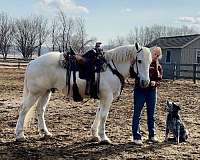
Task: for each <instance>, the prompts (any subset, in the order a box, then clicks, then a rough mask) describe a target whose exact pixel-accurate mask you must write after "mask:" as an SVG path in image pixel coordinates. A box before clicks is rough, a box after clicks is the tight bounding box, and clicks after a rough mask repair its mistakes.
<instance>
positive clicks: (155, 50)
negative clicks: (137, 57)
mask: <svg viewBox="0 0 200 160" xmlns="http://www.w3.org/2000/svg"><path fill="white" fill-rule="evenodd" d="M151 54H152V63H151V65H150V70H149V77H150V85H149V86H148V87H147V88H141V87H140V86H139V78H136V79H135V87H134V106H133V109H134V110H133V117H132V134H133V142H134V143H135V144H137V145H141V144H142V136H141V134H140V119H141V112H142V109H143V107H144V104H145V103H146V106H147V126H148V132H149V135H148V138H149V139H148V140H149V142H152V143H154V142H157V138H156V129H155V110H156V103H157V87H158V86H159V85H160V81H161V79H162V73H163V72H162V67H161V65H160V64H159V62H158V60H159V59H160V58H161V57H162V51H161V48H160V47H152V48H151Z"/></svg>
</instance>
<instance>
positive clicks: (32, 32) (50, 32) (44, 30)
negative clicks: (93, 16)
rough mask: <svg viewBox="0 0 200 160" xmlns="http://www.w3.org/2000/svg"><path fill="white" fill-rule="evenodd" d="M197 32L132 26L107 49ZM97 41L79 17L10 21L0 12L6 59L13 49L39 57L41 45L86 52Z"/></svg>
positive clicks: (2, 49) (61, 15) (61, 14)
mask: <svg viewBox="0 0 200 160" xmlns="http://www.w3.org/2000/svg"><path fill="white" fill-rule="evenodd" d="M192 33H197V31H195V30H194V29H191V28H189V27H187V26H181V27H177V28H176V27H168V26H162V25H153V26H145V27H135V28H134V29H133V30H131V31H130V32H129V33H128V34H127V35H126V36H117V37H116V39H114V40H110V41H109V42H108V44H107V46H108V48H107V49H109V48H113V47H116V46H119V45H123V44H133V43H135V42H140V43H141V44H142V45H147V44H148V43H150V42H151V41H153V40H155V39H157V38H159V37H161V36H175V35H184V34H192ZM95 40H96V38H88V34H87V31H86V22H85V19H84V18H82V17H78V18H72V17H68V16H66V15H65V14H64V12H63V11H61V10H59V12H58V13H57V14H56V17H55V18H54V19H53V20H52V21H49V20H47V18H45V17H43V16H33V15H32V16H28V17H25V18H19V19H13V18H11V17H9V16H8V15H7V14H6V13H4V12H2V13H0V54H2V55H3V57H4V58H5V59H6V57H7V55H8V53H9V52H10V49H11V48H13V47H14V50H17V51H18V52H20V53H21V54H22V56H23V57H24V59H29V58H31V57H32V55H33V54H35V53H37V55H38V56H40V55H41V49H42V46H44V45H46V47H48V49H49V50H50V51H60V52H66V51H67V49H68V47H69V46H70V45H71V46H73V48H74V49H75V50H76V51H77V52H79V53H85V51H86V50H87V46H91V45H93V44H94V42H95Z"/></svg>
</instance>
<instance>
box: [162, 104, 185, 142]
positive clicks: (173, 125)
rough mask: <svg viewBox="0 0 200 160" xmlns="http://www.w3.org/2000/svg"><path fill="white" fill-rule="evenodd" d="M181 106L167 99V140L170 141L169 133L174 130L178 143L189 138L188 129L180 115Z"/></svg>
mask: <svg viewBox="0 0 200 160" xmlns="http://www.w3.org/2000/svg"><path fill="white" fill-rule="evenodd" d="M180 110H181V109H180V106H179V105H177V104H175V103H174V102H170V101H167V104H166V111H167V113H168V114H167V120H166V131H165V141H168V134H169V132H172V134H173V136H174V139H175V140H176V143H177V144H178V143H179V142H185V141H186V140H187V138H188V131H187V129H186V128H185V126H184V124H183V122H182V120H181V117H180V115H179V114H178V112H179V111H180Z"/></svg>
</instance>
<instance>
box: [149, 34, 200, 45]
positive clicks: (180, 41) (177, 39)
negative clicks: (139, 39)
mask: <svg viewBox="0 0 200 160" xmlns="http://www.w3.org/2000/svg"><path fill="white" fill-rule="evenodd" d="M199 38H200V34H194V35H184V36H173V37H160V38H158V39H156V40H154V41H152V42H151V43H149V44H148V45H147V47H153V46H159V47H161V48H163V49H164V48H184V47H186V46H187V45H189V44H190V43H192V42H193V41H195V40H197V39H199Z"/></svg>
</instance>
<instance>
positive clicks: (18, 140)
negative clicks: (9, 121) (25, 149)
mask: <svg viewBox="0 0 200 160" xmlns="http://www.w3.org/2000/svg"><path fill="white" fill-rule="evenodd" d="M25 141H26V138H24V137H21V138H16V142H25Z"/></svg>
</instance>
